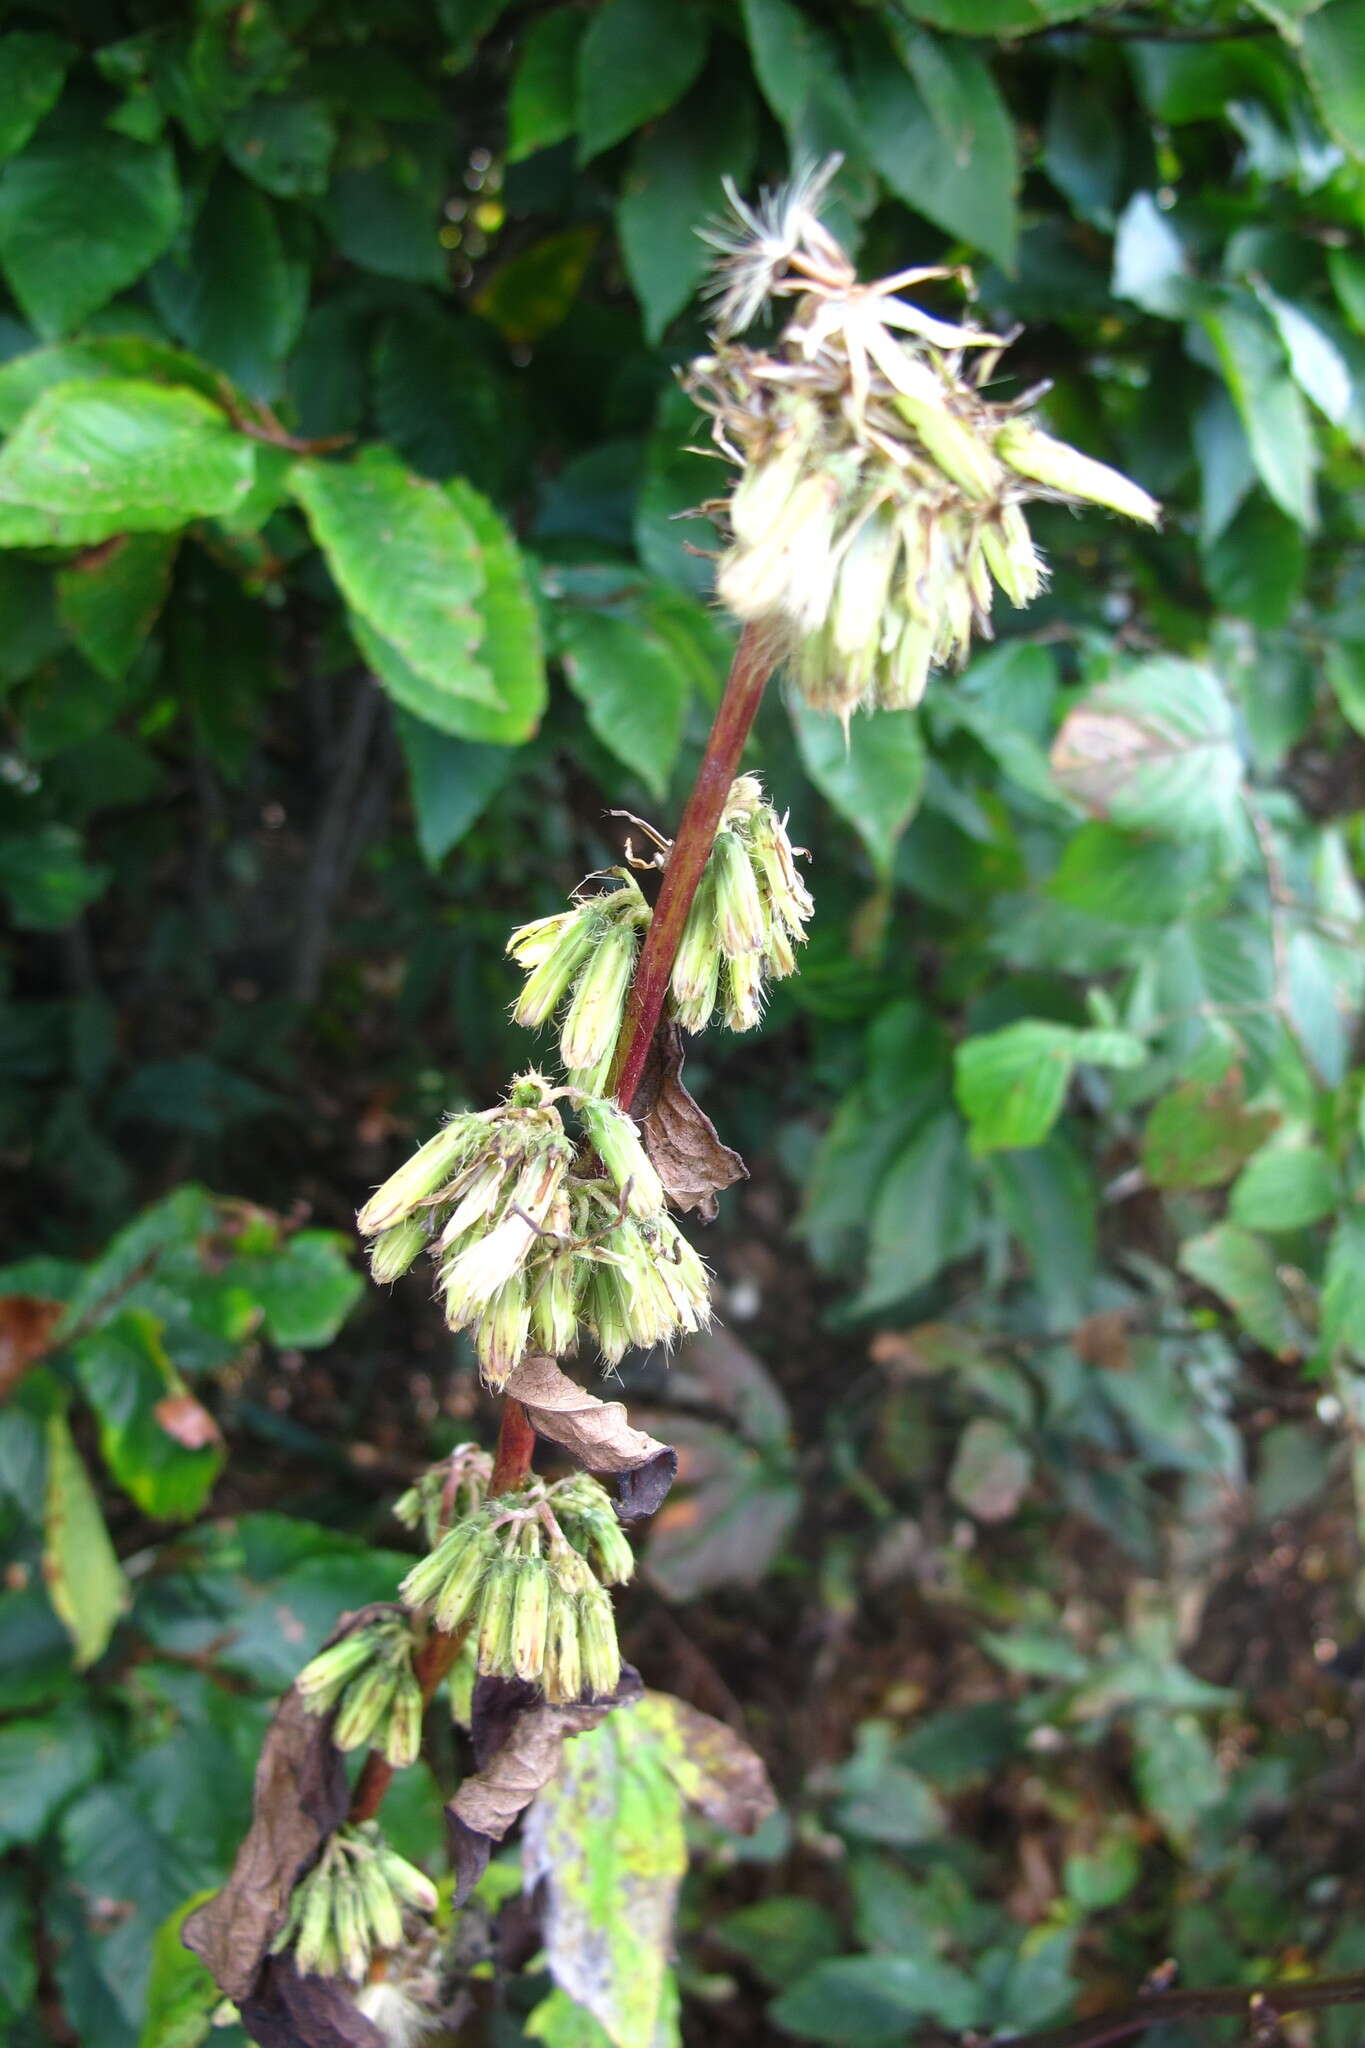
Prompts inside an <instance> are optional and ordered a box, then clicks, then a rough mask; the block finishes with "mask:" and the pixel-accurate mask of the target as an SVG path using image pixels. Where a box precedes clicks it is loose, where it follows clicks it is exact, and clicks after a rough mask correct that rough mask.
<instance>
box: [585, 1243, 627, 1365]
mask: <svg viewBox="0 0 1365 2048" xmlns="http://www.w3.org/2000/svg"><path fill="white" fill-rule="evenodd" d="M583 1320H584V1322H585V1323H586V1324H587V1326H588V1328H589V1329H590V1330H591V1332H592V1334H593V1336H594V1337H595V1338H596V1339H597V1343H598V1347H599V1349H600V1350H601V1353H602V1356H603V1358H605V1359H606V1361H607V1363H608V1365H619V1364H620V1362H621V1360H622V1359H623V1358H624V1357H625V1355H626V1353H627V1351H629V1349H630V1345H631V1335H630V1314H629V1305H628V1303H627V1300H626V1296H625V1290H624V1288H623V1286H622V1284H621V1276H620V1273H619V1272H618V1270H617V1268H616V1267H615V1266H614V1265H607V1264H604V1263H598V1264H596V1265H595V1266H594V1268H593V1272H592V1277H591V1279H590V1280H589V1282H588V1286H587V1289H586V1292H585V1294H584V1299H583Z"/></svg>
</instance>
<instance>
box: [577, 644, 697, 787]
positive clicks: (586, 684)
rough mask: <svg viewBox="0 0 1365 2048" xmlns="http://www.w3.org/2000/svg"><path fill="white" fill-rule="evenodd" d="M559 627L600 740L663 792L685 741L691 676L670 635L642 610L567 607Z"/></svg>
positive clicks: (581, 699)
mask: <svg viewBox="0 0 1365 2048" xmlns="http://www.w3.org/2000/svg"><path fill="white" fill-rule="evenodd" d="M557 632H558V636H559V648H560V658H561V660H562V662H563V664H564V674H565V677H566V679H567V681H568V684H569V688H570V689H571V690H572V691H573V693H574V695H575V696H576V697H577V698H578V700H579V702H580V703H581V704H582V705H583V708H584V710H585V711H586V712H587V716H588V724H589V726H590V727H591V729H592V731H593V732H594V733H595V734H596V736H597V738H598V739H599V740H601V742H602V744H603V746H605V747H609V748H610V750H611V752H612V753H613V754H615V756H616V758H617V760H618V761H621V762H623V763H624V765H625V766H626V767H627V768H628V769H629V770H630V771H631V773H632V774H634V775H638V776H639V778H640V780H641V781H642V782H643V783H644V785H645V787H646V788H647V789H648V790H649V791H650V792H651V794H652V795H653V796H655V797H662V796H663V794H664V792H665V790H666V789H667V787H668V778H669V775H670V773H671V771H672V767H673V763H674V761H675V760H676V759H677V755H678V748H679V746H680V745H681V744H682V732H683V718H684V715H685V713H686V710H687V703H688V699H689V697H690V695H691V682H690V679H689V677H688V673H687V670H686V668H685V666H684V664H683V663H682V662H681V661H680V660H679V658H678V655H677V653H676V651H675V649H674V647H673V646H672V644H671V642H670V641H668V640H667V639H665V638H664V636H663V635H662V634H661V633H659V632H658V631H657V630H656V629H655V628H654V627H652V626H651V625H649V624H648V623H646V621H645V620H644V619H643V618H642V617H640V616H639V615H638V614H636V615H634V616H630V615H623V614H614V613H609V612H592V611H587V610H580V609H577V608H574V609H569V608H567V607H566V608H565V609H564V610H563V611H561V613H560V615H559V620H558V625H557Z"/></svg>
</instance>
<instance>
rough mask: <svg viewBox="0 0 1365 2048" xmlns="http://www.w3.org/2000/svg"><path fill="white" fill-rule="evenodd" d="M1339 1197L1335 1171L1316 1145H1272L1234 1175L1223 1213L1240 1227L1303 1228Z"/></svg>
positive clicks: (1316, 1220)
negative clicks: (1225, 1212) (1238, 1173)
mask: <svg viewBox="0 0 1365 2048" xmlns="http://www.w3.org/2000/svg"><path fill="white" fill-rule="evenodd" d="M1339 1200H1340V1190H1339V1187H1338V1183H1337V1175H1336V1171H1335V1169H1334V1167H1333V1165H1332V1162H1331V1160H1330V1159H1329V1158H1328V1157H1327V1154H1326V1153H1325V1152H1323V1151H1322V1150H1320V1148H1319V1147H1318V1146H1316V1145H1294V1146H1290V1145H1275V1146H1272V1147H1271V1148H1270V1149H1269V1150H1268V1151H1265V1152H1258V1153H1257V1154H1256V1156H1255V1158H1254V1159H1252V1160H1249V1161H1248V1163H1247V1165H1246V1166H1245V1168H1244V1169H1243V1171H1242V1172H1241V1174H1240V1175H1239V1176H1238V1179H1237V1183H1236V1185H1235V1186H1234V1188H1233V1190H1232V1193H1231V1196H1230V1197H1229V1200H1228V1213H1229V1215H1230V1216H1231V1217H1232V1220H1233V1222H1234V1223H1240V1224H1241V1225H1242V1227H1243V1229H1245V1230H1269V1231H1271V1232H1272V1233H1273V1232H1274V1231H1277V1230H1302V1229H1304V1228H1306V1226H1307V1225H1308V1224H1310V1223H1320V1222H1321V1221H1322V1219H1323V1217H1324V1216H1330V1215H1331V1213H1332V1211H1333V1210H1334V1209H1335V1208H1336V1206H1337V1203H1338V1202H1339Z"/></svg>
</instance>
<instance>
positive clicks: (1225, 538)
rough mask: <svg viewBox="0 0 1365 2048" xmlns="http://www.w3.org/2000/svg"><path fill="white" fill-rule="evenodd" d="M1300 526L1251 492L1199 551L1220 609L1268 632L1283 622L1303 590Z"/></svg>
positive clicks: (1305, 558)
mask: <svg viewBox="0 0 1365 2048" xmlns="http://www.w3.org/2000/svg"><path fill="white" fill-rule="evenodd" d="M1307 567H1308V549H1307V544H1306V542H1305V540H1304V535H1303V529H1302V527H1300V526H1298V525H1297V524H1296V523H1295V521H1294V520H1292V519H1291V518H1290V517H1289V516H1288V514H1287V513H1285V512H1281V510H1280V509H1279V507H1278V505H1272V504H1271V502H1270V500H1269V498H1267V497H1265V496H1263V495H1262V493H1261V492H1259V491H1258V492H1257V493H1256V495H1255V496H1254V497H1252V498H1250V499H1249V500H1248V501H1247V503H1246V504H1244V505H1243V506H1242V509H1241V511H1240V512H1238V513H1237V515H1236V517H1235V518H1234V519H1233V520H1232V521H1231V523H1230V524H1229V525H1228V526H1227V527H1226V528H1225V530H1224V531H1223V533H1222V534H1221V536H1220V537H1219V538H1218V539H1217V540H1216V541H1215V542H1214V543H1213V545H1212V547H1210V548H1209V549H1208V550H1207V552H1206V553H1205V556H1204V580H1205V582H1206V583H1207V584H1208V586H1209V591H1210V593H1211V595H1212V596H1213V597H1214V599H1215V600H1216V601H1217V603H1218V604H1219V605H1220V606H1221V607H1222V609H1223V610H1224V611H1227V612H1235V613H1237V614H1238V615H1239V616H1240V617H1242V618H1244V619H1249V620H1250V621H1251V623H1252V625H1253V626H1259V627H1260V629H1261V631H1262V632H1265V633H1272V632H1275V631H1276V630H1277V629H1278V628H1279V627H1281V626H1284V625H1287V624H1288V623H1289V618H1290V614H1291V613H1292V612H1293V609H1294V607H1295V605H1296V604H1297V603H1298V601H1299V598H1300V596H1301V595H1302V593H1303V584H1304V577H1305V574H1306V572H1307Z"/></svg>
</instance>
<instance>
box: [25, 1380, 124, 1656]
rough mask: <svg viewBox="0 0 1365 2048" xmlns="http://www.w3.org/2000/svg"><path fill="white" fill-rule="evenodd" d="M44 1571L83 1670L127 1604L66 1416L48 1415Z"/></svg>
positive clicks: (116, 1563)
mask: <svg viewBox="0 0 1365 2048" xmlns="http://www.w3.org/2000/svg"><path fill="white" fill-rule="evenodd" d="M43 1574H44V1577H45V1579H46V1581H47V1591H48V1598H49V1599H50V1600H51V1602H52V1605H53V1606H54V1607H55V1609H56V1610H57V1613H58V1615H59V1616H60V1617H61V1619H62V1622H63V1623H64V1624H65V1627H66V1630H67V1633H68V1634H69V1635H70V1637H71V1640H72V1642H73V1644H74V1645H75V1651H76V1668H77V1670H78V1671H83V1670H84V1669H85V1668H86V1666H87V1665H88V1664H93V1663H94V1661H95V1659H96V1658H97V1657H98V1656H100V1655H101V1653H102V1652H103V1650H104V1647H105V1645H106V1644H107V1643H108V1641H109V1638H110V1636H111V1635H112V1634H113V1632H114V1624H115V1622H116V1621H117V1620H118V1618H119V1616H120V1614H122V1612H123V1610H124V1608H125V1607H126V1606H127V1605H128V1586H127V1582H126V1580H125V1579H124V1576H123V1573H122V1571H121V1570H120V1568H119V1562H118V1559H117V1557H115V1555H114V1546H113V1544H112V1543H111V1542H110V1540H109V1531H108V1530H107V1529H106V1528H105V1526H104V1517H103V1515H102V1514H101V1513H100V1508H99V1502H98V1501H97V1500H96V1498H95V1490H94V1488H93V1487H92V1486H91V1484H90V1475H89V1473H88V1472H87V1471H86V1469H85V1465H84V1463H83V1462H82V1459H81V1454H80V1452H79V1451H78V1450H77V1449H76V1446H75V1443H74V1442H73V1440H72V1436H71V1430H70V1427H69V1425H68V1423H67V1420H66V1417H65V1416H64V1415H62V1414H60V1413H58V1412H54V1413H53V1414H51V1415H49V1417H48V1419H47V1492H46V1497H45V1499H44V1503H43Z"/></svg>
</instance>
